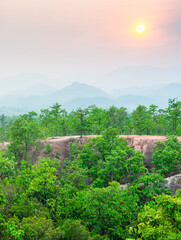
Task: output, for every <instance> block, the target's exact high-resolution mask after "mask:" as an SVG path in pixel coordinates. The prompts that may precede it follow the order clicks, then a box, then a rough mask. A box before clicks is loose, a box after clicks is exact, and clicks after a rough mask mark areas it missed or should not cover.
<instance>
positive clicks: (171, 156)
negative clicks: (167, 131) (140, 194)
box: [153, 136, 181, 174]
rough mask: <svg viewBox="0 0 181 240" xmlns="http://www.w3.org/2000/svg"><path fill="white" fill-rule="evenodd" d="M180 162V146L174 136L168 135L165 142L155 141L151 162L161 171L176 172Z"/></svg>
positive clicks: (165, 172)
mask: <svg viewBox="0 0 181 240" xmlns="http://www.w3.org/2000/svg"><path fill="white" fill-rule="evenodd" d="M180 163H181V146H180V144H179V143H178V139H177V137H175V136H171V137H169V138H168V139H167V140H166V141H165V142H157V146H156V147H154V153H153V164H155V167H156V169H158V170H160V171H161V173H163V174H167V173H169V172H174V171H176V172H178V171H179V169H180V167H181V166H180Z"/></svg>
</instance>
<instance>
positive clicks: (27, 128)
mask: <svg viewBox="0 0 181 240" xmlns="http://www.w3.org/2000/svg"><path fill="white" fill-rule="evenodd" d="M42 137H43V133H42V131H41V128H40V126H39V123H38V122H37V121H36V120H33V121H28V120H25V119H24V117H22V116H20V117H19V118H17V119H16V120H15V121H14V123H13V125H12V127H11V129H10V140H11V144H10V145H8V151H9V153H13V154H14V155H15V157H16V158H17V159H19V158H21V157H22V158H24V159H25V160H26V159H27V154H28V151H29V150H30V148H31V147H33V146H34V145H35V141H36V140H37V139H38V138H42Z"/></svg>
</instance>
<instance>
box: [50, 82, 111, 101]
mask: <svg viewBox="0 0 181 240" xmlns="http://www.w3.org/2000/svg"><path fill="white" fill-rule="evenodd" d="M49 97H50V98H51V99H55V100H57V101H60V102H62V103H63V102H67V101H71V100H73V99H77V98H98V97H104V98H105V97H109V95H108V94H107V93H105V92H103V91H102V90H101V89H99V88H96V87H93V86H90V85H87V84H83V83H78V82H74V83H72V84H71V85H70V86H68V87H65V88H63V89H61V90H58V91H56V92H54V93H52V94H51V95H50V96H49Z"/></svg>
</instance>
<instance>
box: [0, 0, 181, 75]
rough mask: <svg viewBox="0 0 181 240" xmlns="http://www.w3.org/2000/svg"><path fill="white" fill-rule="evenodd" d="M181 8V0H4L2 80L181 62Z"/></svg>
mask: <svg viewBox="0 0 181 240" xmlns="http://www.w3.org/2000/svg"><path fill="white" fill-rule="evenodd" d="M180 9H181V0H0V34H1V36H0V78H3V77H7V76H9V75H16V74H19V73H22V72H31V73H41V74H45V75H48V76H52V77H62V76H65V75H69V74H76V73H80V72H91V73H107V72H111V71H113V70H115V69H118V68H120V67H122V66H142V65H149V66H158V67H169V66H174V65H180V64H181V14H180ZM139 24H143V25H145V27H146V31H145V32H144V33H143V34H138V33H136V27H137V26H138V25H139Z"/></svg>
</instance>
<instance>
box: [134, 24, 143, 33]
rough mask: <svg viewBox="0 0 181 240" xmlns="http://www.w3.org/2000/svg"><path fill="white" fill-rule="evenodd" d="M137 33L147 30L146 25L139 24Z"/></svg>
mask: <svg viewBox="0 0 181 240" xmlns="http://www.w3.org/2000/svg"><path fill="white" fill-rule="evenodd" d="M136 31H137V33H143V32H144V31H145V26H144V25H138V26H137V28H136Z"/></svg>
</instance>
